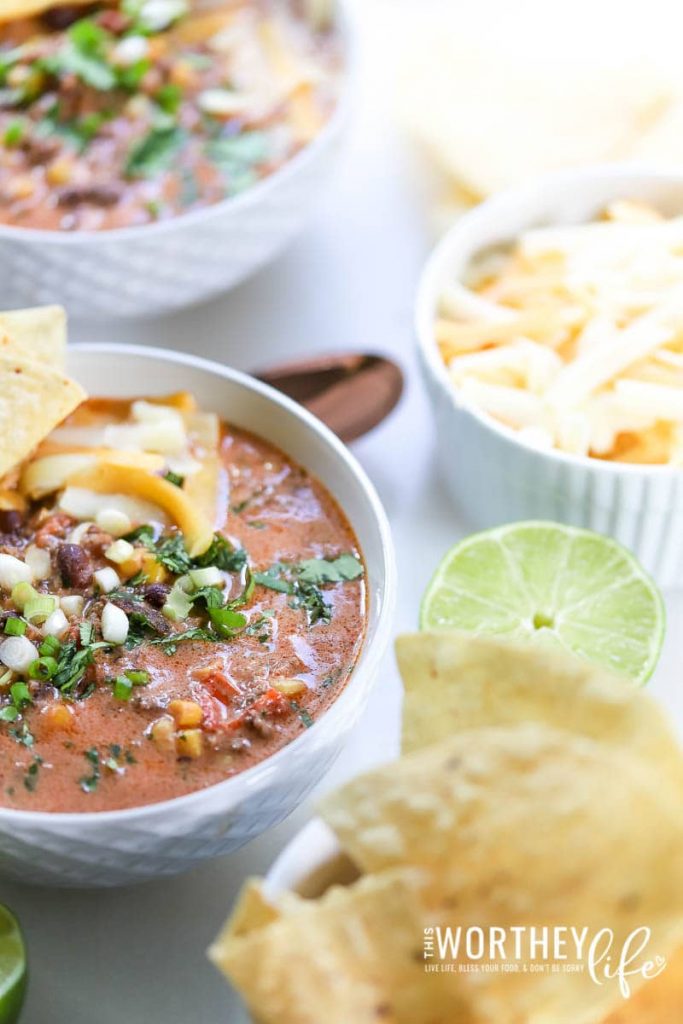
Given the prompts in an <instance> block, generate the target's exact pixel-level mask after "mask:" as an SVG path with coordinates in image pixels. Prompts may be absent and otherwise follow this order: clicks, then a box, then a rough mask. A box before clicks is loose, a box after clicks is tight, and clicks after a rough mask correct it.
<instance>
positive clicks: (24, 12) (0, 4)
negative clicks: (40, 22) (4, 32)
mask: <svg viewBox="0 0 683 1024" xmlns="http://www.w3.org/2000/svg"><path fill="white" fill-rule="evenodd" d="M89 3H92V0H0V23H1V22H4V21H18V20H19V19H20V18H31V17H33V16H35V15H37V14H44V13H45V11H51V10H52V8H53V7H85V6H86V5H87V4H89Z"/></svg>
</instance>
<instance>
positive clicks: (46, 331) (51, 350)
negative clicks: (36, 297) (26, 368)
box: [0, 306, 66, 372]
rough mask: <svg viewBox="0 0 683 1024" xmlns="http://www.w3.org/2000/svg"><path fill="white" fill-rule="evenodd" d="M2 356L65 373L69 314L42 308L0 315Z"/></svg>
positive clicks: (58, 309) (51, 308)
mask: <svg viewBox="0 0 683 1024" xmlns="http://www.w3.org/2000/svg"><path fill="white" fill-rule="evenodd" d="M0 355H4V356H8V357H10V358H12V359H33V360H34V361H35V362H37V363H40V364H41V365H42V366H44V367H51V368H52V369H53V370H59V371H60V372H63V371H64V367H65V365H66V313H65V311H64V310H63V309H62V307H61V306H39V307H37V308H36V309H17V310H14V311H10V312H7V313H0Z"/></svg>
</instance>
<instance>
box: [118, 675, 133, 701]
mask: <svg viewBox="0 0 683 1024" xmlns="http://www.w3.org/2000/svg"><path fill="white" fill-rule="evenodd" d="M132 692H133V683H132V682H131V680H130V679H127V678H126V676H117V677H116V679H115V680H114V699H115V700H130V696H131V694H132Z"/></svg>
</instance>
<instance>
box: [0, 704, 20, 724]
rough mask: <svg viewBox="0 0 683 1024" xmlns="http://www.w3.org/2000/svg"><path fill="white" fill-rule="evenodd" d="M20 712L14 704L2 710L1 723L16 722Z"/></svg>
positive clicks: (0, 714)
mask: <svg viewBox="0 0 683 1024" xmlns="http://www.w3.org/2000/svg"><path fill="white" fill-rule="evenodd" d="M18 717H19V712H18V711H17V709H16V708H15V707H14V705H13V704H7V705H6V706H5V707H4V708H2V709H1V710H0V722H16V720H17V718H18Z"/></svg>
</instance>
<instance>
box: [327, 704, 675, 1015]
mask: <svg viewBox="0 0 683 1024" xmlns="http://www.w3.org/2000/svg"><path fill="white" fill-rule="evenodd" d="M321 812H322V815H323V818H324V820H325V821H326V822H327V823H328V825H330V827H331V828H332V829H333V830H334V831H335V833H336V834H337V836H338V838H339V840H340V843H341V845H342V846H343V848H344V849H345V850H346V851H347V852H348V853H349V854H350V855H351V857H352V858H353V860H354V861H355V862H356V863H357V864H358V865H359V867H360V868H361V870H363V871H367V872H381V871H387V870H393V869H397V868H403V867H416V868H419V869H421V870H423V871H424V872H425V873H426V874H427V876H428V877H429V879H430V880H431V881H430V888H429V892H428V894H427V898H429V899H431V900H433V907H434V917H435V920H440V921H442V922H443V923H447V924H451V925H453V924H461V925H463V926H465V927H466V926H467V925H471V926H474V927H481V928H486V927H487V926H489V925H491V926H498V927H503V928H505V927H507V928H511V927H512V926H518V925H527V926H532V925H533V926H536V927H538V926H542V925H544V924H548V925H551V924H557V925H562V926H566V927H572V926H575V927H577V928H584V927H588V928H589V929H590V932H591V934H595V933H597V932H598V931H600V930H601V929H602V928H605V927H609V928H611V929H612V930H613V932H614V935H615V946H616V948H620V947H621V946H622V945H623V944H624V943H625V942H626V940H627V938H628V936H629V935H630V934H631V933H632V932H633V931H634V930H635V929H637V928H640V927H642V926H643V925H646V926H648V927H650V928H651V929H652V939H651V946H650V948H651V950H652V951H653V953H654V954H657V955H661V956H667V955H668V954H669V953H670V951H671V950H672V949H675V948H677V947H678V945H679V944H680V943H681V941H682V940H683V858H681V854H680V851H681V849H683V796H682V795H681V793H680V790H679V789H678V788H677V786H676V785H675V783H674V782H673V781H672V780H669V779H667V778H666V777H664V776H663V774H662V772H661V770H657V769H655V767H652V766H650V765H648V764H646V763H645V762H643V761H642V760H641V759H639V758H635V757H633V756H631V755H630V754H628V753H627V752H626V751H623V750H619V749H615V748H609V747H606V746H604V745H601V744H599V743H597V742H595V741H594V740H591V739H588V738H586V737H583V736H576V735H573V734H571V733H569V732H565V731H561V730H557V729H552V728H550V727H548V726H541V725H535V724H528V725H516V726H508V727H505V728H488V729H472V730H470V731H468V732H465V733H462V734H461V735H459V736H455V737H453V738H451V739H449V740H447V741H444V742H443V743H441V744H439V745H438V746H436V747H434V748H432V749H430V750H425V751H420V752H417V753H414V754H409V755H407V756H405V757H404V758H403V759H402V760H401V761H399V762H398V763H397V764H391V765H388V766H386V767H383V768H380V769H377V770H375V771H373V772H371V773H369V774H368V775H366V776H364V777H362V778H360V779H357V780H355V781H354V782H351V783H350V784H348V785H347V786H345V787H344V788H343V789H342V790H341V791H339V792H338V793H336V794H333V795H332V796H329V797H327V798H326V799H325V800H324V801H323V803H322V807H321ZM470 980H471V979H470ZM640 980H641V981H642V979H640ZM634 981H635V979H634ZM462 984H463V985H465V990H466V991H468V992H469V997H468V998H469V1000H470V1003H471V1006H472V1008H473V1012H476V1013H479V1014H480V1016H481V1019H482V1020H484V1021H496V1022H497V1024H503V1022H507V1021H517V1020H524V1021H525V1022H527V1024H532V1022H539V1024H540V1022H547V1021H551V1020H552V1021H553V1024H578V1022H579V1021H584V1020H586V1021H598V1020H600V1019H601V1016H604V1015H605V1014H606V1013H607V1012H608V1010H609V1009H610V1008H611V1007H612V1006H614V1005H618V1003H619V1000H620V999H621V996H620V993H619V989H618V986H617V984H616V982H609V983H606V984H605V986H604V987H603V988H602V989H597V987H596V986H595V984H594V982H593V981H592V980H591V979H590V977H589V976H588V975H587V973H585V974H563V973H560V974H557V975H555V974H548V975H533V976H529V977H525V976H521V977H520V976H517V975H508V974H497V975H496V974H491V975H486V976H485V977H484V978H482V976H481V975H475V976H474V980H471V989H470V982H469V981H467V976H465V981H463V982H462ZM596 989H597V990H596ZM459 991H462V990H461V989H459ZM535 1011H538V1013H536V1012H535ZM541 1011H542V1012H541ZM477 1019H479V1018H477Z"/></svg>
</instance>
